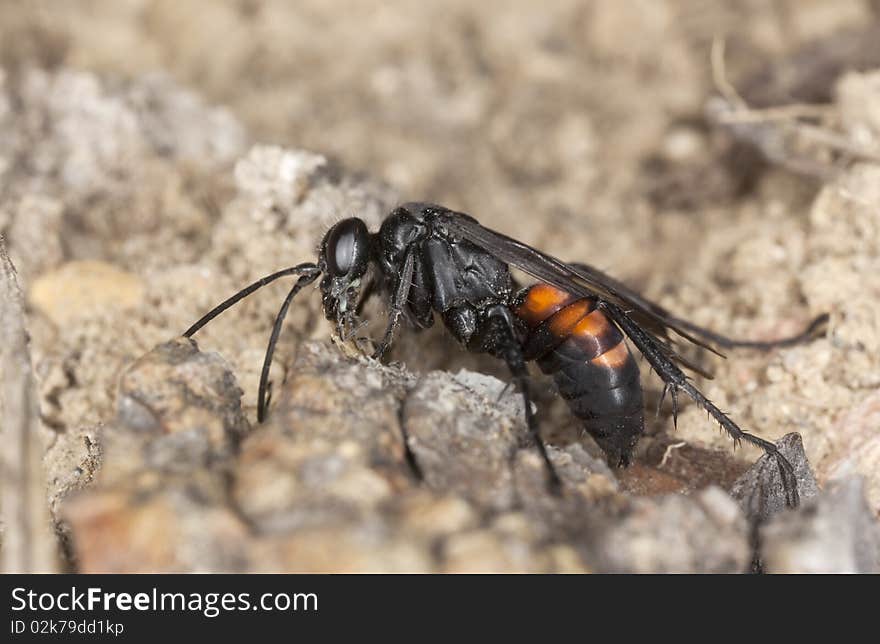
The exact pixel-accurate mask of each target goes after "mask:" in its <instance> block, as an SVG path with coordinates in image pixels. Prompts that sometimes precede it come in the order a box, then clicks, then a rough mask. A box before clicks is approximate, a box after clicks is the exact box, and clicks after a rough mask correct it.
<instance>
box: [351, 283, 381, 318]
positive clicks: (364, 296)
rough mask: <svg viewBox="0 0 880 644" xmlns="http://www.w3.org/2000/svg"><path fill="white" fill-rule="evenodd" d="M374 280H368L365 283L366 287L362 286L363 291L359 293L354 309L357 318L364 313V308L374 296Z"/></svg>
mask: <svg viewBox="0 0 880 644" xmlns="http://www.w3.org/2000/svg"><path fill="white" fill-rule="evenodd" d="M376 286H377V284H376V280H375V279H370V280H368V281H367V284H366V286H364V290H362V291H361V295H360V298H358V303H357V306H356V307H354V314H355V315H356V316H357V317H360V316H361V314H362V313H363V312H364V306H365V305H366V303H367V302H368V301H369V300H370V298H371V297H373V296H374V295H375V294H376V292H377V291H376Z"/></svg>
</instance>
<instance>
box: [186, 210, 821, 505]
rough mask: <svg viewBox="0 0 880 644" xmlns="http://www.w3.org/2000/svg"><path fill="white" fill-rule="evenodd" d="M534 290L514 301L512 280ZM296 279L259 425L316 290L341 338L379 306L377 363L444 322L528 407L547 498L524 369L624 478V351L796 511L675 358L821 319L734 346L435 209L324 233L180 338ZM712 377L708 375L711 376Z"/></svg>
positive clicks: (764, 445)
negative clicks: (308, 256) (305, 253)
mask: <svg viewBox="0 0 880 644" xmlns="http://www.w3.org/2000/svg"><path fill="white" fill-rule="evenodd" d="M512 267H514V268H516V269H519V270H520V271H522V272H523V273H525V274H527V275H529V276H531V277H532V278H534V279H536V280H537V282H536V283H534V284H532V285H530V286H526V287H524V288H520V287H518V286H517V284H516V282H515V281H514V278H513V276H512V274H511V268H512ZM287 276H297V278H298V279H297V280H296V282H295V283H294V284H293V287H292V288H291V289H290V291H289V292H288V294H287V297H286V298H285V299H284V302H283V303H282V305H281V309H280V310H279V311H278V314H277V316H276V318H275V322H274V324H273V326H272V332H271V335H270V338H269V344H268V347H267V350H266V355H265V358H264V360H263V368H262V371H261V375H260V385H259V391H258V400H257V419H258V421H259V422H262V421H263V420H264V419H265V416H266V411H267V406H268V392H269V368H270V366H271V363H272V356H273V353H274V350H275V344H276V342H277V340H278V336H279V333H280V331H281V326H282V323H283V321H284V318H285V316H286V315H287V311H288V309H289V307H290V305H291V302H292V301H293V299H294V297H296V295H297V293H299V292H300V291H301V290H302V289H303V288H304V287H305V286H307V285H308V284H311V283H313V282H315V281H316V280H317V279H318V278H319V277H321V276H323V277H321V282H320V291H321V296H322V305H323V310H324V315H325V317H326V318H327V319H328V320H330V321H331V322H333V323H335V324H336V326H337V333H338V334H339V335H340V336H341V337H345V335H346V333H347V332H348V330H349V329H353V328H357V327H358V325H359V319H358V316H359V313H360V311H361V309H362V306H363V304H364V302H365V301H366V300H367V299H369V298H370V297H372V296H373V295H379V296H382V297H384V298H385V299H386V301H387V305H388V320H387V325H386V328H385V332H384V335H383V337H382V338H381V341H380V342H379V343H378V344H377V346H376V349H375V351H374V353H373V355H372V357H373V358H374V359H376V360H381V358H382V357H383V356H384V355H385V354H386V353H387V351H388V350H389V348H390V347H391V345H392V340H393V337H394V333H395V331H396V330H397V328H398V326H399V325H400V323H401V321H402V320H404V319H405V320H406V321H407V322H408V323H409V324H410V325H411V326H413V327H415V328H416V329H419V330H421V329H426V328H428V327H431V326H432V325H433V324H434V321H435V317H439V318H440V319H441V320H442V321H443V324H444V325H445V326H446V328H447V329H448V331H449V332H450V333H451V334H452V335H453V336H454V337H455V338H456V340H458V342H460V343H461V344H462V345H463V346H464V347H465V348H466V349H467V350H468V351H472V352H476V353H485V354H488V355H490V356H493V357H494V358H497V359H500V360H503V361H504V362H505V363H506V365H507V367H508V368H509V370H510V373H511V375H512V379H513V381H514V383H515V385H516V386H517V388H518V389H519V391H520V393H521V395H522V398H523V401H524V403H525V405H524V408H525V420H526V425H527V428H528V431H529V434H530V436H531V439H532V440H533V442H534V444H535V446H536V448H537V449H538V451H539V452H540V455H541V458H542V459H543V462H544V465H545V467H546V472H547V476H548V481H549V484H550V486H551V488H552V489H553V490H554V491H556V492H558V491H559V490H560V486H561V483H560V479H559V477H558V475H557V473H556V471H555V469H554V467H553V464H552V462H551V460H550V458H549V456H548V454H547V449H546V446H545V444H544V442H543V441H542V439H541V433H540V426H539V422H538V418H537V417H536V416H535V413H534V411H533V409H532V405H531V395H530V389H529V372H528V369H527V363H529V362H532V361H534V362H536V363H537V365H538V366H539V367H540V369H541V371H543V372H544V373H545V374H548V375H550V376H552V378H553V381H554V383H555V385H556V388H557V390H558V392H559V394H560V395H561V396H562V398H564V399H565V401H566V402H567V404H568V406H569V408H570V409H571V411H572V412H573V414H574V415H575V416H576V417H577V418H578V419H579V420H580V421H581V423H582V424H583V427H584V429H585V430H586V431H587V432H588V433H589V434H590V435H591V436H592V437H593V438H594V439H595V441H596V443H597V444H598V445H599V447H600V448H601V449H602V450H603V452H604V453H605V455H606V456H607V458H608V460H609V462H610V463H611V464H612V465H614V466H625V465H628V464H629V462H630V460H631V458H632V453H633V449H634V448H635V445H636V442H637V441H638V440H639V437H640V436H641V435H642V434H643V433H644V426H645V424H644V416H643V400H642V385H641V378H640V373H639V367H638V364H637V363H636V360H635V357H634V355H633V352H632V350H631V349H630V346H629V343H628V342H627V339H628V340H629V342H631V343H632V345H634V346H635V347H636V348H637V349H638V351H639V352H640V353H641V354H642V355H643V356H644V358H645V360H646V361H647V362H648V364H649V365H650V366H651V368H652V369H653V370H654V371H655V372H656V373H657V374H658V376H659V377H660V378H661V380H662V381H663V392H662V394H661V397H660V404H662V402H663V400H664V399H665V397H666V395H667V394H669V396H670V399H671V402H672V416H673V422H674V423H675V422H676V418H677V413H678V402H677V395H678V393H679V392H683V393H685V394H686V395H687V396H689V397H690V398H691V399H693V400H694V401H695V402H696V404H698V405H699V406H700V407H702V408H703V409H705V410H706V411H707V412H708V414H709V415H710V416H711V417H712V418H714V419H715V420H716V421H717V422H718V423H719V424H720V426H721V427H722V428H723V429H724V430H725V431H726V432H727V433H728V434H729V436H730V437H731V439H732V440H733V442H734V444H735V445H736V444H739V443H740V442H742V441H745V442H748V443H751V444H753V445H756V446H758V447H760V448H761V449H763V450H764V451H765V452H766V453H767V454H769V455H770V456H771V457H773V458H774V459H775V461H776V463H777V464H778V467H779V471H780V474H781V479H782V482H783V486H784V488H785V494H786V499H787V502H788V504H789V505H791V506H796V505H797V503H798V492H797V480H796V478H795V475H794V471H793V468H792V466H791V464H790V463H789V462H788V460H787V459H786V458H785V457H784V456H783V455H782V454H781V453H780V452H779V450H778V449H777V448H776V445H774V444H773V443H772V442H770V441H767V440H765V439H763V438H761V437H759V436H757V435H755V434H752V433H749V432H746V431H744V430H742V429H741V428H740V427H739V426H738V425H737V424H736V423H735V422H734V421H733V420H731V419H730V418H729V417H728V416H727V415H726V414H725V413H724V412H722V411H721V410H720V409H719V408H718V407H716V406H715V405H714V404H713V403H712V402H711V401H710V400H709V399H708V398H707V397H706V396H705V395H703V393H702V392H700V390H699V389H698V388H697V387H696V386H695V385H694V384H693V382H692V381H691V380H690V379H689V378H688V376H687V375H686V374H685V372H684V371H683V368H684V369H688V370H690V371H693V372H696V373H700V374H702V375H706V376H709V374H708V373H707V372H706V371H705V370H704V369H702V368H701V367H700V366H698V365H697V364H695V363H693V362H691V361H689V360H687V359H686V358H684V357H683V356H682V355H681V353H680V352H678V351H677V350H676V349H675V346H676V344H677V342H682V341H685V342H688V343H691V344H694V345H697V346H698V347H700V348H702V349H708V350H710V351H713V352H715V353H718V355H721V354H720V353H719V352H718V349H717V348H716V347H723V348H734V347H751V348H758V349H769V348H771V347H779V346H788V345H793V344H796V343H799V342H802V341H805V340H807V339H809V338H810V337H812V336H813V335H814V333H815V332H816V330H817V329H818V328H819V327H820V326H821V325H822V324H823V323H824V322H825V321H826V320H827V315H822V316H819V317H817V318H816V319H815V320H813V321H812V322H811V323H810V325H809V326H808V328H807V329H806V330H805V331H804V332H803V333H801V334H799V335H796V336H793V337H789V338H785V339H780V340H775V341H769V342H753V341H746V340H735V339H731V338H729V337H726V336H723V335H720V334H717V333H714V332H712V331H710V330H708V329H705V328H702V327H699V326H696V325H695V324H692V323H690V322H688V321H686V320H683V319H680V318H677V317H675V316H674V315H672V314H671V313H669V312H668V311H667V310H666V309H664V308H663V307H661V306H660V305H658V304H656V303H654V302H651V301H649V300H647V299H645V298H644V297H642V296H641V295H639V294H638V293H636V292H635V291H633V290H631V289H630V288H628V287H626V286H625V285H624V284H622V283H621V282H619V281H617V280H615V279H614V278H612V277H610V276H608V275H606V274H605V273H603V272H601V271H599V270H597V269H595V268H593V267H591V266H589V265H587V264H580V263H567V262H563V261H561V260H558V259H556V258H555V257H552V256H550V255H548V254H546V253H544V252H542V251H540V250H538V249H536V248H533V247H531V246H529V245H527V244H525V243H523V242H521V241H518V240H516V239H513V238H511V237H508V236H507V235H504V234H502V233H499V232H496V231H494V230H491V229H489V228H487V227H485V226H483V225H481V224H480V223H479V222H478V221H477V220H476V219H474V218H473V217H471V216H469V215H467V214H464V213H461V212H455V211H453V210H449V209H447V208H444V207H442V206H438V205H435V204H430V203H407V204H404V205H401V206H399V207H397V208H395V209H394V210H393V211H392V212H391V213H390V214H388V215H387V216H386V217H385V219H384V220H383V222H382V224H381V226H380V228H379V230H378V232H375V233H371V232H369V230H368V229H367V225H366V224H365V223H364V221H363V220H361V219H358V218H349V219H344V220H342V221H339V222H338V223H336V224H335V225H334V226H332V227H331V228H330V229H329V230H328V232H327V233H326V235H325V236H324V239H323V241H322V242H321V245H320V248H319V251H318V258H317V261H316V262H307V263H303V264H298V265H296V266H292V267H289V268H285V269H282V270H280V271H278V272H275V273H272V274H271V275H267V276H266V277H263V278H262V279H260V280H258V281H256V282H254V283H253V284H251V285H249V286H247V287H246V288H244V289H242V290H241V291H239V292H238V293H236V294H234V295H232V296H231V297H230V298H229V299H227V300H225V301H224V302H222V303H220V304H219V305H218V306H216V307H215V308H214V309H212V310H211V311H209V312H208V313H207V314H206V315H205V316H204V317H202V318H201V319H200V320H198V321H197V322H196V323H195V324H193V325H192V326H191V327H190V328H189V329H187V330H186V331H185V332H184V334H183V335H184V336H185V337H191V336H192V335H193V334H195V333H196V332H197V331H198V330H199V329H201V328H202V327H203V326H205V325H206V324H207V323H208V322H210V321H211V320H213V319H214V318H215V317H217V316H218V315H220V314H221V313H222V312H223V311H225V310H227V309H228V308H229V307H231V306H233V305H234V304H236V303H237V302H239V301H241V300H242V299H244V298H245V297H247V296H249V295H251V294H252V293H253V292H254V291H256V290H258V289H260V288H262V287H263V286H265V285H267V284H269V283H271V282H274V281H275V280H277V279H279V278H282V277H287ZM710 377H711V376H710Z"/></svg>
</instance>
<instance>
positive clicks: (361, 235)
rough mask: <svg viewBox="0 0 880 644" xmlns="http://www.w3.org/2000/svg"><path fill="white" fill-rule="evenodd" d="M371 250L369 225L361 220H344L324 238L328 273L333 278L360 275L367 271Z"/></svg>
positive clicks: (324, 252)
mask: <svg viewBox="0 0 880 644" xmlns="http://www.w3.org/2000/svg"><path fill="white" fill-rule="evenodd" d="M369 248H370V234H369V233H368V232H367V225H366V224H365V223H364V222H363V221H362V220H360V219H356V218H354V219H343V220H342V221H340V222H339V223H338V224H336V225H335V226H333V228H331V229H330V231H329V232H328V233H327V236H326V237H325V238H324V247H323V254H324V259H325V261H326V262H327V272H328V273H329V274H330V275H331V276H333V277H343V276H345V275H352V276H357V275H360V274H361V273H363V272H364V270H365V269H366V266H367V260H368V259H369Z"/></svg>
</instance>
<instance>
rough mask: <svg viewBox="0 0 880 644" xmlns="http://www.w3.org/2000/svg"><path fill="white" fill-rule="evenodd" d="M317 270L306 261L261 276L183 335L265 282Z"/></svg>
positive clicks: (190, 333) (193, 333) (265, 283)
mask: <svg viewBox="0 0 880 644" xmlns="http://www.w3.org/2000/svg"><path fill="white" fill-rule="evenodd" d="M319 272H320V271H319V270H318V267H317V266H316V265H315V264H314V263H312V262H307V263H305V264H298V265H296V266H291V267H290V268H285V269H282V270H280V271H278V272H276V273H272V274H271V275H266V277H261V278H260V279H258V280H257V281H256V282H254V283H253V284H251V285H250V286H246V287H245V288H243V289H241V290H240V291H239V292H238V293H236V294H235V295H233V296H232V297H230V298H229V299H227V300H224V301H223V302H221V303H220V304H218V305H217V306H215V307H214V308H213V309H211V310H210V311H208V312H207V313H206V314H205V315H203V316H202V317H201V318H200V319H199V320H198V321H197V322H196V323H195V324H193V325H192V326H191V327H190V328H188V329H187V330H186V331H184V332H183V337H185V338H191V337H192V336H193V335H195V333H196V332H197V331H198V330H199V329H201V328H202V327H203V326H205V325H206V324H207V323H208V322H210V321H211V320H213V319H214V318H216V317H217V316H218V315H220V314H221V313H223V311H225V310H226V309H228V308H230V307H231V306H233V305H235V304H237V303H238V302H240V301H241V300H243V299H244V298H246V297H247V296H248V295H250V294H251V293H253V292H254V291H256V290H258V289H261V288H263V287H264V286H266V285H267V284H271V283H272V282H274V281H275V280H277V279H278V278H281V277H286V276H288V275H310V274H314V275H315V277H317V275H318V273H319Z"/></svg>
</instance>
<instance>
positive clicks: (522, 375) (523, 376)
mask: <svg viewBox="0 0 880 644" xmlns="http://www.w3.org/2000/svg"><path fill="white" fill-rule="evenodd" d="M468 347H469V348H470V349H472V350H478V351H481V352H486V353H489V354H490V355H492V356H495V357H496V358H500V359H501V360H504V362H506V363H507V368H508V369H510V373H511V375H512V376H513V380H514V383H515V384H516V386H517V387H518V388H519V390H520V393H521V394H522V398H523V405H524V407H525V414H526V426H527V427H528V430H529V436H530V437H531V439H532V441H533V442H534V443H535V446H536V447H537V448H538V452H539V453H540V454H541V459H542V460H543V461H544V466H545V468H546V471H547V483H548V485H549V489H550V492H551V493H553V494H555V495H558V494H560V492H561V490H562V481H561V480H560V478H559V474H557V473H556V468H555V467H553V463H552V462H551V461H550V456H549V455H548V454H547V447H546V446H545V445H544V441H543V440H542V439H541V430H540V427H539V425H538V419H537V418H536V417H535V413H534V412H533V411H532V399H531V394H530V391H529V371H528V369H527V368H526V361H525V358H524V357H523V351H522V346H521V345H520V343H519V341H518V340H517V337H516V332H515V330H514V323H513V314H512V313H511V312H510V309H508V308H507V307H505V306H500V305H499V306H495V307H492V308H491V309H489V311H488V312H487V315H486V318H485V321H484V322H483V324H482V325H481V327H480V328H479V329H478V330H477V332H476V333H475V334H474V337H473V338H471V340H470V341H469V343H468Z"/></svg>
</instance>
